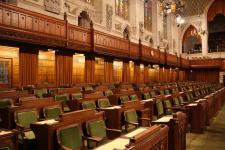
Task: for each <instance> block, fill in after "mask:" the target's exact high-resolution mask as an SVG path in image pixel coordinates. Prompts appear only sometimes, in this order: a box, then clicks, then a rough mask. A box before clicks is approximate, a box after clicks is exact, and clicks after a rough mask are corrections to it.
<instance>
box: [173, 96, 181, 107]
mask: <svg viewBox="0 0 225 150" xmlns="http://www.w3.org/2000/svg"><path fill="white" fill-rule="evenodd" d="M173 103H174V105H176V106H178V105H180V102H179V99H178V97H174V98H173Z"/></svg>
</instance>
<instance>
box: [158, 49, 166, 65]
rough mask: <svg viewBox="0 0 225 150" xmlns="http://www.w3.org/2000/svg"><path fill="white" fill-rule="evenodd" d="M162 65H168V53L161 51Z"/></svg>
mask: <svg viewBox="0 0 225 150" xmlns="http://www.w3.org/2000/svg"><path fill="white" fill-rule="evenodd" d="M159 58H160V61H159V62H160V64H166V53H165V52H161V51H160V57H159Z"/></svg>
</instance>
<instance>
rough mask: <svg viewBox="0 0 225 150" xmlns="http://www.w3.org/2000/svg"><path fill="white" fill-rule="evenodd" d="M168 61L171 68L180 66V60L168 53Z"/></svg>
mask: <svg viewBox="0 0 225 150" xmlns="http://www.w3.org/2000/svg"><path fill="white" fill-rule="evenodd" d="M166 57H167V58H166V60H167V65H171V66H178V64H179V63H178V59H177V56H176V55H172V54H169V53H167V55H166Z"/></svg>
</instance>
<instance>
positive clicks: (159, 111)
mask: <svg viewBox="0 0 225 150" xmlns="http://www.w3.org/2000/svg"><path fill="white" fill-rule="evenodd" d="M156 108H157V115H158V116H161V115H163V114H164V110H163V104H162V102H161V101H157V102H156Z"/></svg>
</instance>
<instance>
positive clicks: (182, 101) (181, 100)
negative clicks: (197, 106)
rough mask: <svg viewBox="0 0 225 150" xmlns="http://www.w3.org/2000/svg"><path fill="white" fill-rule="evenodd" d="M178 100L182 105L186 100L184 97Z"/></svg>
mask: <svg viewBox="0 0 225 150" xmlns="http://www.w3.org/2000/svg"><path fill="white" fill-rule="evenodd" d="M178 99H179V101H180V103H181V104H183V103H184V98H183V96H179V97H178Z"/></svg>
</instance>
